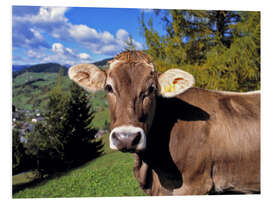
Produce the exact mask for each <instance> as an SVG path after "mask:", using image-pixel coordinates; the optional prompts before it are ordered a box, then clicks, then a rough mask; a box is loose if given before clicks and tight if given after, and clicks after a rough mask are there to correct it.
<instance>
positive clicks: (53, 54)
mask: <svg viewBox="0 0 270 203" xmlns="http://www.w3.org/2000/svg"><path fill="white" fill-rule="evenodd" d="M141 12H142V9H128V8H89V7H37V6H13V9H12V63H13V64H17V65H19V64H37V63H48V62H56V63H60V64H70V65H73V64H78V63H91V62H94V61H98V60H101V59H104V58H108V57H113V56H114V55H115V54H117V53H119V52H121V51H123V50H124V49H125V46H126V43H125V41H126V40H127V39H128V36H129V35H132V38H133V40H134V41H133V42H134V44H135V46H136V48H137V49H139V50H140V49H144V48H146V44H145V41H144V38H143V36H142V34H141V32H140V29H139V28H140V26H139V20H138V18H139V17H140V15H141ZM144 12H145V17H146V18H148V17H150V16H152V17H154V18H155V14H154V12H153V11H152V10H151V9H147V10H144ZM157 22H158V21H157ZM157 29H158V30H159V31H161V29H162V27H161V25H160V24H159V23H157Z"/></svg>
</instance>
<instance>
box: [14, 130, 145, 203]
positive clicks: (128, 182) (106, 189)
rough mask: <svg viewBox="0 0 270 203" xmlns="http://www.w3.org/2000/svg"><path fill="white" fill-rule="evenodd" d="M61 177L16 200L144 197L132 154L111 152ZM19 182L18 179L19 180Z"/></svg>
mask: <svg viewBox="0 0 270 203" xmlns="http://www.w3.org/2000/svg"><path fill="white" fill-rule="evenodd" d="M102 140H103V142H104V143H105V146H104V149H105V151H106V154H105V155H103V156H101V157H99V158H98V159H94V160H93V161H91V162H89V163H87V164H85V165H83V166H81V167H79V168H76V169H74V170H72V171H69V172H68V173H65V174H63V175H62V176H60V177H56V178H53V179H51V180H48V181H46V182H45V183H41V184H38V185H36V186H35V187H31V188H26V189H24V190H22V191H19V192H18V193H15V194H13V198H52V197H116V196H145V194H144V192H143V191H142V190H141V189H140V188H139V185H138V182H137V180H136V179H135V177H134V174H133V171H132V168H133V162H134V160H133V157H132V154H127V153H122V152H118V151H112V150H111V149H110V148H109V142H108V141H109V135H108V134H107V135H106V136H104V137H103V138H102ZM16 179H19V177H16Z"/></svg>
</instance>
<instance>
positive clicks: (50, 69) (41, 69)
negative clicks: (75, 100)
mask: <svg viewBox="0 0 270 203" xmlns="http://www.w3.org/2000/svg"><path fill="white" fill-rule="evenodd" d="M60 69H63V70H64V75H67V72H68V69H67V68H66V66H62V65H60V64H57V63H44V64H37V65H32V66H29V67H27V68H24V69H23V70H20V71H18V72H13V73H12V76H13V78H16V77H17V76H19V75H21V74H23V73H26V72H33V73H58V72H59V70H60Z"/></svg>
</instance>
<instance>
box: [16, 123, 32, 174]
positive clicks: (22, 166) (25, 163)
mask: <svg viewBox="0 0 270 203" xmlns="http://www.w3.org/2000/svg"><path fill="white" fill-rule="evenodd" d="M29 168H30V159H29V157H28V156H27V155H26V154H25V148H24V146H23V144H22V143H21V141H20V137H19V131H18V130H17V129H15V128H14V129H12V174H13V175H14V174H17V173H20V172H23V171H24V170H28V169H29Z"/></svg>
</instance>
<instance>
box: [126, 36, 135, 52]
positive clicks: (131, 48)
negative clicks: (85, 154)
mask: <svg viewBox="0 0 270 203" xmlns="http://www.w3.org/2000/svg"><path fill="white" fill-rule="evenodd" d="M125 43H126V48H125V50H126V51H134V50H135V49H136V47H135V44H134V42H133V38H132V35H129V36H128V39H127V40H126V42H125Z"/></svg>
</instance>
